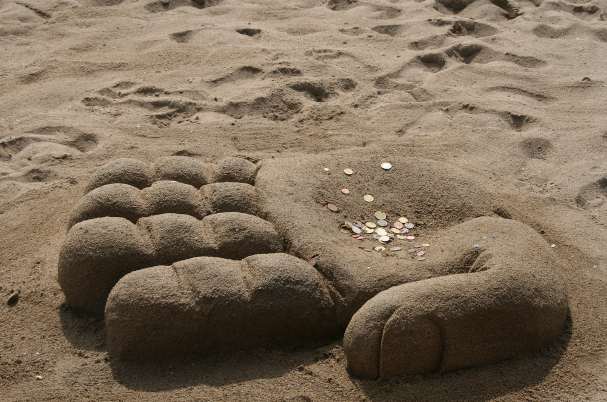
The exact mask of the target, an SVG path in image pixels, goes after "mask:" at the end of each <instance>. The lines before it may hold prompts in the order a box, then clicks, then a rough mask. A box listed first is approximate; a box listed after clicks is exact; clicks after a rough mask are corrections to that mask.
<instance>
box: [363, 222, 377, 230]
mask: <svg viewBox="0 0 607 402" xmlns="http://www.w3.org/2000/svg"><path fill="white" fill-rule="evenodd" d="M365 226H366V227H368V228H371V229H375V228H376V227H377V224H375V222H365Z"/></svg>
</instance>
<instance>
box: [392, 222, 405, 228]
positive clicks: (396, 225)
mask: <svg viewBox="0 0 607 402" xmlns="http://www.w3.org/2000/svg"><path fill="white" fill-rule="evenodd" d="M392 226H394V227H395V228H396V229H402V228H403V227H404V226H403V224H402V223H401V222H399V221H396V222H394V223H393V224H392Z"/></svg>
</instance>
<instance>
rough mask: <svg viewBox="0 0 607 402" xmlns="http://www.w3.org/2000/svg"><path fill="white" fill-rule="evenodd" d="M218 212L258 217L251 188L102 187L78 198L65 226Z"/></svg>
mask: <svg viewBox="0 0 607 402" xmlns="http://www.w3.org/2000/svg"><path fill="white" fill-rule="evenodd" d="M219 212H242V213H246V214H251V215H256V214H258V213H259V211H258V206H257V193H256V191H255V187H254V186H252V185H250V184H247V183H236V182H225V183H224V182H222V183H212V184H205V185H203V186H202V187H201V188H200V190H198V189H196V188H195V187H194V186H191V185H189V184H184V183H180V182H176V181H157V182H154V183H152V184H151V185H150V186H148V187H145V188H143V189H142V190H139V189H138V188H136V187H134V186H132V185H130V184H122V183H112V184H105V185H103V186H101V187H97V188H95V189H93V190H91V191H90V192H89V193H87V194H86V195H85V196H84V197H82V198H81V199H80V201H79V202H78V204H77V205H76V207H75V208H74V211H73V212H72V216H71V218H70V223H69V227H72V226H73V225H75V224H76V223H78V222H82V221H85V220H88V219H94V218H101V217H104V216H116V217H122V218H126V219H128V220H130V221H132V222H136V221H137V220H138V219H139V218H143V217H146V216H151V215H158V214H163V213H178V214H186V215H191V216H194V217H196V218H199V219H201V218H203V217H205V216H207V215H210V214H214V213H219Z"/></svg>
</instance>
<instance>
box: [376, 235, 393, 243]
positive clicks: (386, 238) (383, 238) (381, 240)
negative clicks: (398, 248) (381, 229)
mask: <svg viewBox="0 0 607 402" xmlns="http://www.w3.org/2000/svg"><path fill="white" fill-rule="evenodd" d="M390 240H391V239H390V238H389V237H388V236H381V237H380V238H379V241H380V242H382V243H387V242H389V241H390Z"/></svg>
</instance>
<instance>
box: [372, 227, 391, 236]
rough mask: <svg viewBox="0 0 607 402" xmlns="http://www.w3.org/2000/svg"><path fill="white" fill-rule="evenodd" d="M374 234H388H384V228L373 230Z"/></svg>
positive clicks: (385, 233)
mask: <svg viewBox="0 0 607 402" xmlns="http://www.w3.org/2000/svg"><path fill="white" fill-rule="evenodd" d="M375 233H377V234H378V235H380V236H386V235H387V234H388V232H386V229H384V228H377V229H375Z"/></svg>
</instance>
